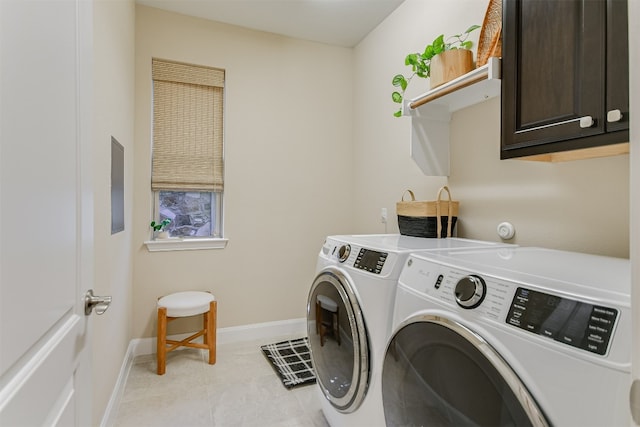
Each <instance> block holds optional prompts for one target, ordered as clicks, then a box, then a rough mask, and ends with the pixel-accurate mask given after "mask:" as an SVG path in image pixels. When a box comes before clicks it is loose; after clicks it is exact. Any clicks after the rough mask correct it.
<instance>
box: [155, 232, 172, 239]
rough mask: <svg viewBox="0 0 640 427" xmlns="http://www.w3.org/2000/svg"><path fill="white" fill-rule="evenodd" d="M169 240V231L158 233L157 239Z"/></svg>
mask: <svg viewBox="0 0 640 427" xmlns="http://www.w3.org/2000/svg"><path fill="white" fill-rule="evenodd" d="M168 238H169V232H168V231H158V234H156V239H168Z"/></svg>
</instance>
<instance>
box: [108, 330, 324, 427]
mask: <svg viewBox="0 0 640 427" xmlns="http://www.w3.org/2000/svg"><path fill="white" fill-rule="evenodd" d="M290 338H299V337H275V338H267V339H264V340H260V341H250V342H242V343H230V344H220V345H218V351H217V361H216V364H215V365H209V364H207V363H206V355H207V353H206V351H203V350H198V349H184V350H177V351H175V352H172V353H169V354H168V355H167V373H166V374H165V375H163V376H159V375H156V362H155V358H154V357H153V356H141V357H138V358H136V360H135V363H134V365H133V367H132V368H131V372H130V373H129V377H128V378H127V383H126V387H125V391H124V395H123V397H122V400H121V402H120V407H119V410H118V414H117V419H116V426H117V427H127V426H132V427H133V426H135V427H141V426H179V427H197V426H225V427H226V426H230V427H231V426H233V427H236V426H238V427H240V426H243V427H253V426H256V427H257V426H260V427H263V426H267V427H268V426H273V427H276V426H284V427H294V426H295V427H328V424H327V421H326V420H325V418H324V416H323V415H322V412H321V410H320V402H319V401H318V396H317V392H316V387H317V386H316V385H315V384H314V385H307V386H301V387H298V388H294V389H291V390H287V389H286V388H285V387H284V386H283V385H282V383H281V382H280V379H279V378H278V376H277V375H276V373H275V371H274V370H273V368H272V367H271V365H270V364H269V363H268V362H267V360H266V358H265V357H264V355H263V354H262V351H261V350H260V346H261V345H263V344H269V343H273V342H278V341H283V340H286V339H290Z"/></svg>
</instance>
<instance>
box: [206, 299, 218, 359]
mask: <svg viewBox="0 0 640 427" xmlns="http://www.w3.org/2000/svg"><path fill="white" fill-rule="evenodd" d="M217 311H218V302H217V301H211V303H210V304H209V311H208V312H206V313H205V314H204V328H205V329H206V331H207V332H206V334H205V336H204V343H205V344H207V345H208V346H209V364H210V365H213V364H215V363H216V318H217Z"/></svg>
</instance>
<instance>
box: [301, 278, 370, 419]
mask: <svg viewBox="0 0 640 427" xmlns="http://www.w3.org/2000/svg"><path fill="white" fill-rule="evenodd" d="M307 330H308V337H309V347H310V350H311V361H312V363H313V367H314V369H315V371H316V379H317V381H318V385H319V386H320V388H321V390H322V392H323V394H324V396H325V397H326V399H327V400H328V401H329V402H331V404H332V405H333V406H334V407H335V408H336V409H337V410H338V411H340V412H344V413H349V412H353V411H355V410H356V409H357V408H358V407H359V406H360V404H361V403H362V400H363V399H364V396H365V394H366V392H367V387H368V383H369V376H370V372H369V341H368V338H367V331H366V327H365V324H364V319H363V317H362V310H361V309H360V304H359V302H358V299H357V297H356V295H355V294H354V292H353V288H352V285H351V283H350V282H349V280H348V279H347V276H346V275H345V274H344V273H343V272H342V271H341V270H338V269H333V268H329V269H327V270H324V271H322V272H321V273H320V274H318V276H317V277H316V279H315V280H314V281H313V285H312V286H311V290H310V291H309V300H308V304H307Z"/></svg>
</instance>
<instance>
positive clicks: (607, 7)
mask: <svg viewBox="0 0 640 427" xmlns="http://www.w3.org/2000/svg"><path fill="white" fill-rule="evenodd" d="M627 34H628V30H627V1H626V0H503V48H502V57H503V60H502V107H501V108H502V147H501V158H502V159H507V158H513V157H525V156H535V155H540V154H545V153H555V152H563V151H568V150H577V149H584V148H591V147H599V146H604V145H610V144H617V143H621V142H628V141H629V131H628V129H629V71H628V70H629V61H628V35H627ZM607 118H609V120H610V121H608V119H607Z"/></svg>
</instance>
